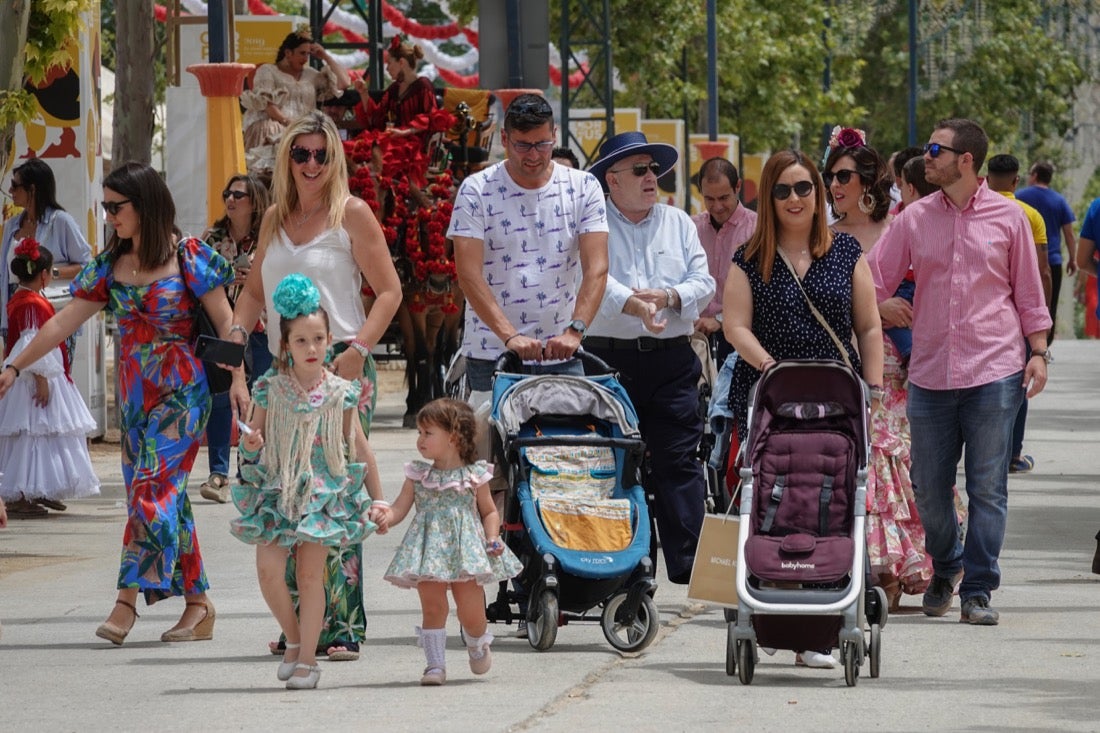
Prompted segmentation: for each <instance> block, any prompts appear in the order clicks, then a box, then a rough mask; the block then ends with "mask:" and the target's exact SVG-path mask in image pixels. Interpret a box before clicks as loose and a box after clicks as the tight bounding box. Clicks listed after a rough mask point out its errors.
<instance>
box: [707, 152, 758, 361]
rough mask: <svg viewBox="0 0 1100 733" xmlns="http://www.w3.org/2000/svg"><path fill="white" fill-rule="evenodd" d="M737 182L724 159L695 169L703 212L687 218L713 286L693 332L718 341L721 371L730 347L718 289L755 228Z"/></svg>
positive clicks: (731, 169) (731, 166)
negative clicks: (740, 248)
mask: <svg viewBox="0 0 1100 733" xmlns="http://www.w3.org/2000/svg"><path fill="white" fill-rule="evenodd" d="M740 192H741V179H740V178H739V177H738V175H737V168H736V167H735V166H734V165H733V163H731V162H729V161H728V160H726V159H725V158H711V159H709V160H707V161H706V162H704V163H703V165H702V166H701V167H700V168H699V193H701V194H702V195H703V206H705V207H706V209H707V210H706V211H703V212H700V213H698V214H696V215H695V216H693V217H691V220H692V221H694V222H695V227H696V229H698V230H699V241H700V242H702V244H703V251H704V252H706V253H707V267H708V268H709V269H710V276H711V277H713V278H714V282H715V283H716V284H717V287H716V288H715V291H714V298H713V300H711V301H710V303H709V304H708V305H707V307H706V308H704V309H703V312H702V313H701V314H700V315H699V318H698V319H696V321H695V330H696V331H699V332H701V333H705V334H706V335H707V336H709V337H711V338H717V339H718V366H719V368H721V366H722V364H723V362H725V360H726V357H727V356H729V355H730V353H731V352H732V351H733V347H732V346H730V343H729V342H728V341H726V339H725V337H724V336H723V335H722V324H721V323H719V322H718V316H719V315H720V314H721V313H722V289H723V287H724V286H725V284H726V275H727V274H728V273H729V271H730V262H731V261H732V260H733V253H734V252H736V251H737V248H738V247H740V246H741V245H742V244H744V243H745V242H747V241H748V239H749V237H750V236H752V231H753V229H755V228H756V212H755V211H750V210H748V209H746V208H745V207H744V206H742V205H741V202H740V200H738V194H739V193H740Z"/></svg>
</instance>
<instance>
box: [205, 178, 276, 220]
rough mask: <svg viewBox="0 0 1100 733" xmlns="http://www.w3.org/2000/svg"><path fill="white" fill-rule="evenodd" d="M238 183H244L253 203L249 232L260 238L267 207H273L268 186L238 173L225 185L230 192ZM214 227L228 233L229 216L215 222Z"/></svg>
mask: <svg viewBox="0 0 1100 733" xmlns="http://www.w3.org/2000/svg"><path fill="white" fill-rule="evenodd" d="M237 181H243V182H244V187H245V190H246V191H248V198H249V200H251V201H252V220H251V221H249V222H248V232H249V234H251V235H252V236H258V235H259V233H260V222H261V221H263V218H264V212H265V211H267V207H268V206H270V205H271V194H270V193H269V192H268V190H267V186H265V185H264V183H263V181H261V180H260V179H259V178H257V177H256V176H254V175H251V174H249V173H237V174H236V175H234V176H230V178H229V180H228V181H226V183H225V190H226V191H228V190H229V187H230V186H232V185H233V184H234V183H236V182H237ZM214 227H221V228H223V229H225V230H226V231H228V230H229V214H226V215H225V216H223V217H222V218H220V219H218V220H217V221H216V222H214Z"/></svg>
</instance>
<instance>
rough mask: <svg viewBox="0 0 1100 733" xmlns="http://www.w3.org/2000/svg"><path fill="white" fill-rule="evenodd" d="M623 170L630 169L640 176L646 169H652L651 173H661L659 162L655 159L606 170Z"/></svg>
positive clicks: (619, 171)
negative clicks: (627, 166)
mask: <svg viewBox="0 0 1100 733" xmlns="http://www.w3.org/2000/svg"><path fill="white" fill-rule="evenodd" d="M623 171H630V172H631V173H633V174H634V175H636V176H638V178H641V177H642V176H644V175H645V174H646V172H647V171H653V175H655V176H659V175H661V164H660V163H658V162H657V161H655V160H651V161H650V162H648V163H635V164H634V165H632V166H630V167H629V168H619V169H618V170H612V171H608V173H622V172H623Z"/></svg>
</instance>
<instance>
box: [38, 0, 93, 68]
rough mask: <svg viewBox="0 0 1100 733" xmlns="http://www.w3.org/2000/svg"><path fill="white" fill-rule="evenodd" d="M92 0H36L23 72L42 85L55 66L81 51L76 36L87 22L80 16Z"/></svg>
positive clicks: (68, 60)
mask: <svg viewBox="0 0 1100 733" xmlns="http://www.w3.org/2000/svg"><path fill="white" fill-rule="evenodd" d="M91 5H92V2H91V0H34V1H33V2H32V3H31V14H30V17H29V18H28V22H27V47H26V49H25V61H24V67H23V74H24V76H25V77H26V78H27V80H28V81H30V82H31V83H32V84H40V83H42V81H44V80H45V79H46V75H47V73H48V72H49V70H50V69H51V68H53V67H55V66H68V65H69V64H70V63H72V60H73V54H74V53H75V52H76V51H77V46H76V39H77V38H78V37H79V36H80V31H81V30H82V29H83V27H84V24H83V21H82V20H81V18H80V15H81V13H85V12H87V11H88V9H89V8H91Z"/></svg>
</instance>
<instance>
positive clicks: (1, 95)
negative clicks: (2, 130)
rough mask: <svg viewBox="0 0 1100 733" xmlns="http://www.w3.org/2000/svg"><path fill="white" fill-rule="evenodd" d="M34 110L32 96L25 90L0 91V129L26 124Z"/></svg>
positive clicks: (32, 115)
mask: <svg viewBox="0 0 1100 733" xmlns="http://www.w3.org/2000/svg"><path fill="white" fill-rule="evenodd" d="M34 110H35V102H34V95H33V94H31V93H30V92H28V91H26V90H25V89H18V90H16V91H10V90H0V127H4V126H6V125H9V124H10V125H15V124H19V123H22V122H28V121H29V120H30V119H31V118H33V117H34Z"/></svg>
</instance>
